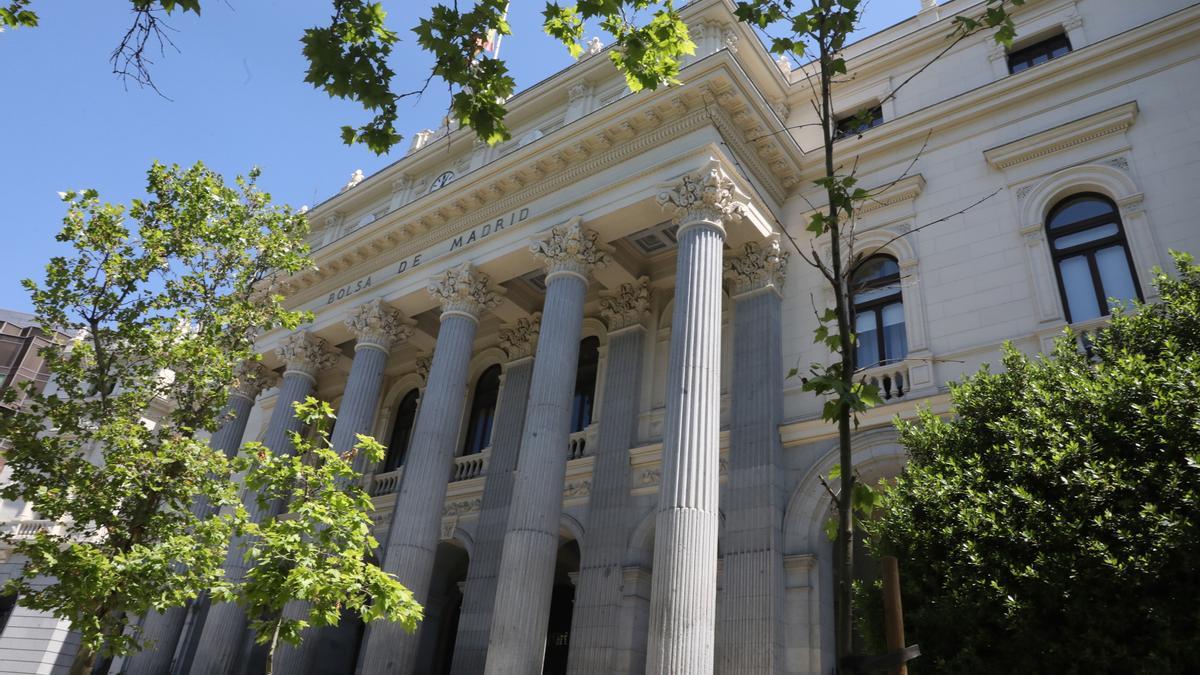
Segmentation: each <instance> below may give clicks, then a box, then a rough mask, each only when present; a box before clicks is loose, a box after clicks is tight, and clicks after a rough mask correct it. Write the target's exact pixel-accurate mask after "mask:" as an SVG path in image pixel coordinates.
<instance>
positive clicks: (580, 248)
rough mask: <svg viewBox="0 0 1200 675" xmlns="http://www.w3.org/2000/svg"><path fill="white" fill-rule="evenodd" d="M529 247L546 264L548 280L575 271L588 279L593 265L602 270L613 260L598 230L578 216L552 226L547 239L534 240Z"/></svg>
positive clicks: (575, 273)
mask: <svg viewBox="0 0 1200 675" xmlns="http://www.w3.org/2000/svg"><path fill="white" fill-rule="evenodd" d="M529 250H530V252H532V253H533V255H534V256H536V257H538V258H540V259H541V260H542V262H543V263H544V264H545V265H546V280H547V281H549V280H550V277H551V276H553V275H555V274H574V275H575V276H578V277H583V278H584V279H585V280H586V279H587V275H588V272H590V271H591V269H592V268H593V267H599V268H601V269H603V268H605V267H608V264H609V263H610V262H611V260H612V259H611V258H610V257H609V255H608V251H606V250H605V248H604V245H603V244H601V243H600V242H599V241H598V240H597V238H596V233H595V232H594V231H592V230H589V229H588V228H586V227H584V226H583V224H582V223H581V222H580V219H579V218H572V219H571V220H570V221H569V222H567V223H566V224H564V225H559V226H558V227H555V228H553V229H551V230H550V234H549V236H547V237H546V238H545V239H536V240H534V242H533V243H532V244H530V245H529Z"/></svg>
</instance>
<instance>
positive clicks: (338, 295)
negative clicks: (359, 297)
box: [325, 276, 371, 305]
mask: <svg viewBox="0 0 1200 675" xmlns="http://www.w3.org/2000/svg"><path fill="white" fill-rule="evenodd" d="M370 287H371V277H369V276H368V277H366V278H365V279H359V280H358V281H355V282H354V283H352V284H346V285H345V286H343V287H341V288H339V289H337V290H336V291H334V292H333V293H330V294H329V299H328V300H326V301H325V304H327V305H328V304H331V303H334V302H337V301H338V300H343V299H345V298H348V297H350V296H352V295H354V294H355V293H361V292H363V291H365V290H367V289H368V288H370Z"/></svg>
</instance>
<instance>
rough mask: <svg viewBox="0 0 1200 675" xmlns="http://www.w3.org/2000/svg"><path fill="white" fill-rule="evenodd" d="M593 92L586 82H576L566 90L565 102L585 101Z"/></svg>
mask: <svg viewBox="0 0 1200 675" xmlns="http://www.w3.org/2000/svg"><path fill="white" fill-rule="evenodd" d="M593 91H595V90H594V88H593V87H592V85H590V84H588V83H587V82H578V83H576V84H573V85H571V86H570V88H568V89H567V101H568V102H569V103H574V102H576V101H579V100H581V99H585V98H587V97H589V96H591V95H592V92H593Z"/></svg>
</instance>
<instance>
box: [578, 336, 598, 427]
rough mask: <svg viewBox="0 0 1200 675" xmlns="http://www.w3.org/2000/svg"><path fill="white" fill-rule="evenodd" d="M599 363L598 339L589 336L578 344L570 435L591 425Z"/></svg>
mask: <svg viewBox="0 0 1200 675" xmlns="http://www.w3.org/2000/svg"><path fill="white" fill-rule="evenodd" d="M599 362H600V339H599V338H597V337H595V336H591V337H586V338H584V339H583V340H582V341H581V342H580V343H579V365H578V366H577V367H576V371H575V397H574V399H573V400H572V402H571V433H575V432H577V431H583V430H584V429H586V428H587V427H588V425H589V424H591V423H592V408H593V406H594V405H595V402H596V370H597V367H598V364H599Z"/></svg>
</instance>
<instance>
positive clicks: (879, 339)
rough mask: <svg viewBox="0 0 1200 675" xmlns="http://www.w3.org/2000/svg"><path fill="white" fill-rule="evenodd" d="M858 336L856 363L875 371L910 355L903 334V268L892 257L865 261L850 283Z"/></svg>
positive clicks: (906, 339) (880, 256)
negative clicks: (901, 275)
mask: <svg viewBox="0 0 1200 675" xmlns="http://www.w3.org/2000/svg"><path fill="white" fill-rule="evenodd" d="M850 294H851V298H852V302H853V303H854V332H855V334H856V335H857V347H856V351H855V359H856V360H855V363H856V365H857V367H858V368H873V367H875V366H880V365H884V364H887V363H894V362H897V361H902V360H903V359H904V357H905V356H907V355H908V336H907V334H906V333H905V330H904V301H903V300H902V299H901V293H900V265H899V264H898V263H897V262H896V259H895V258H893V257H891V256H886V255H877V256H872V257H870V258H868V259H867V260H865V261H864V262H863V263H862V264H861V265H859V267H858V269H857V270H855V271H854V275H853V276H852V277H851V279H850Z"/></svg>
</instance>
